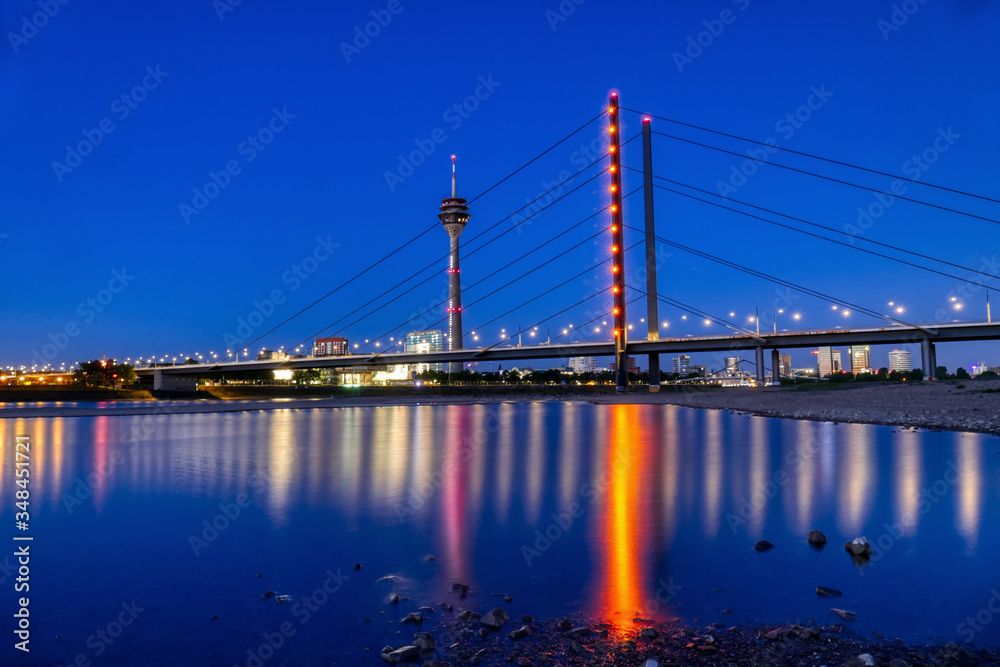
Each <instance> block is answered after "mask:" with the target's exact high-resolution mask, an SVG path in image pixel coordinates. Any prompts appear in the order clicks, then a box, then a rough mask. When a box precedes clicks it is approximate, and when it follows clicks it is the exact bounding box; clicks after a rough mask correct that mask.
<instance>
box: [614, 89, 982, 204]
mask: <svg viewBox="0 0 1000 667" xmlns="http://www.w3.org/2000/svg"><path fill="white" fill-rule="evenodd" d="M622 111H628V112H631V113H636V114H639V115H642V116H649V117H651V118H655V119H657V120H663V121H666V122H668V123H674V124H675V125H682V126H684V127H690V128H693V129H696V130H701V131H702V132H711V133H712V134H717V135H719V136H723V137H729V138H730V139H738V140H739V141H745V142H747V143H749V144H757V145H758V146H764V147H765V148H767V149H768V150H779V151H783V152H785V153H792V154H794V155H801V156H802V157H807V158H811V159H813V160H822V161H823V162H829V163H830V164H836V165H839V166H841V167H850V168H851V169H857V170H859V171H866V172H868V173H870V174H877V175H879V176H886V177H888V178H892V179H896V180H899V181H906V182H908V183H915V184H917V185H923V186H924V187H928V188H935V189H937V190H942V191H944V192H951V193H953V194H958V195H963V196H966V197H974V198H976V199H981V200H983V201H988V202H993V203H994V204H1000V199H993V198H992V197H986V196H984V195H978V194H976V193H974V192H966V191H964V190H958V189H955V188H949V187H947V186H944V185H937V184H935V183H928V182H927V181H922V180H918V179H915V178H907V177H906V176H898V175H896V174H890V173H889V172H886V171H879V170H878V169H871V168H869V167H862V166H860V165H856V164H851V163H850V162H844V161H842V160H834V159H832V158H827V157H823V156H821V155H814V154H812V153H805V152H803V151H797V150H794V149H791V148H786V147H784V146H776V145H775V144H774V143H767V142H764V141H757V140H756V139H747V138H746V137H741V136H739V135H736V134H730V133H728V132H720V131H719V130H713V129H710V128H707V127H701V126H700V125H694V124H692V123H685V122H683V121H679V120H674V119H672V118H664V117H663V116H657V115H656V114H651V113H645V114H644V113H642V112H640V111H636V110H635V109H627V108H625V107H622Z"/></svg>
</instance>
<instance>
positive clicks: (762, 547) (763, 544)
mask: <svg viewBox="0 0 1000 667" xmlns="http://www.w3.org/2000/svg"><path fill="white" fill-rule="evenodd" d="M753 548H754V549H756V550H757V551H768V550H770V549H773V548H774V545H773V544H771V543H770V542H768V541H767V540H761V541H760V542H758V543H757V544H755V545H753Z"/></svg>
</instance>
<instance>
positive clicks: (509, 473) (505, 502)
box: [487, 403, 514, 523]
mask: <svg viewBox="0 0 1000 667" xmlns="http://www.w3.org/2000/svg"><path fill="white" fill-rule="evenodd" d="M497 410H498V415H499V416H498V422H497V431H496V432H495V433H491V434H490V442H494V441H495V442H496V443H497V444H496V447H497V451H496V456H497V471H496V485H497V486H496V499H497V506H496V516H497V519H499V521H500V522H501V523H506V522H507V517H508V516H509V515H510V498H511V494H512V493H513V488H512V487H513V482H514V406H513V404H511V403H501V404H500V405H498V406H497ZM488 446H489V444H487V447H488Z"/></svg>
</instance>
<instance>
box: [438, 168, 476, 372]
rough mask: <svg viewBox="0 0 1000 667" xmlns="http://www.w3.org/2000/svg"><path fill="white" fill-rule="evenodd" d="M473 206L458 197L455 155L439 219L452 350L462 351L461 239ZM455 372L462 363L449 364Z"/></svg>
mask: <svg viewBox="0 0 1000 667" xmlns="http://www.w3.org/2000/svg"><path fill="white" fill-rule="evenodd" d="M469 217H470V216H469V207H468V206H466V203H465V200H464V199H461V198H460V197H459V196H458V184H457V182H456V178H455V156H454V155H452V156H451V197H449V198H447V199H443V200H441V212H440V213H438V219H439V220H441V224H442V225H444V229H445V231H446V232H448V239H449V242H450V243H449V252H448V349H449V350H461V349H462V339H463V333H464V332H463V331H462V279H461V267H460V266H459V252H458V237H459V236H461V235H462V230H464V229H465V225H466V223H468V222H469ZM449 365H450V366H451V370H453V371H456V372H457V371H460V370H462V364H460V363H457V362H454V363H451V364H449Z"/></svg>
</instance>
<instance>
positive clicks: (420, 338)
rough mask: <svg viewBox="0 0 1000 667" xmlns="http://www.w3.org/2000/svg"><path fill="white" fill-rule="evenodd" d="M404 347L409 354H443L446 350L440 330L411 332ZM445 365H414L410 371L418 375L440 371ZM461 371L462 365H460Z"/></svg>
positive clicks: (407, 335)
mask: <svg viewBox="0 0 1000 667" xmlns="http://www.w3.org/2000/svg"><path fill="white" fill-rule="evenodd" d="M404 347H405V349H406V352H407V353H408V354H424V353H427V352H441V351H443V350H444V334H443V333H441V332H440V331H438V330H436V329H435V330H434V331H411V332H410V333H408V334H406V341H405V343H404ZM443 366H444V364H427V363H423V364H412V366H411V368H410V370H411V371H414V372H416V373H423V372H424V371H428V370H430V371H440V370H442V369H443ZM458 368H459V370H461V364H458Z"/></svg>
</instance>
